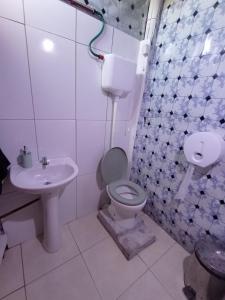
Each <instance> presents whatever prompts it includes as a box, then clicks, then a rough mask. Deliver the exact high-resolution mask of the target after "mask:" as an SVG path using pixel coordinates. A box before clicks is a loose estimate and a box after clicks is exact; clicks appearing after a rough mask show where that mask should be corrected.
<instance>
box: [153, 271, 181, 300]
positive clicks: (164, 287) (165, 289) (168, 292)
mask: <svg viewBox="0 0 225 300" xmlns="http://www.w3.org/2000/svg"><path fill="white" fill-rule="evenodd" d="M149 272H151V274H152V275H153V276H154V277H155V279H156V280H157V281H158V282H159V284H160V285H161V286H162V288H163V289H164V291H165V292H166V293H167V294H168V295H169V296H170V297H171V299H173V300H177V299H175V298H174V296H173V295H172V294H171V293H170V291H169V289H168V288H167V287H166V286H165V285H164V284H163V282H161V280H160V279H159V278H158V277H157V276H156V275H155V273H153V272H152V271H151V270H149Z"/></svg>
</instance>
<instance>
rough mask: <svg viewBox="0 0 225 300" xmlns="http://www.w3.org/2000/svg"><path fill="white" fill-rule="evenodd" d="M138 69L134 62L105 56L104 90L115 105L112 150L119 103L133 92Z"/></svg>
mask: <svg viewBox="0 0 225 300" xmlns="http://www.w3.org/2000/svg"><path fill="white" fill-rule="evenodd" d="M136 68H137V66H136V64H135V63H134V62H133V61H130V60H127V59H125V58H123V57H120V56H118V55H115V54H107V55H104V63H103V68H102V89H103V90H104V91H105V92H106V93H108V94H109V96H110V97H111V98H112V103H113V109H112V111H113V112H112V123H111V137H110V148H112V147H113V138H114V132H115V122H116V113H117V101H118V100H119V99H121V98H125V97H126V96H127V95H128V94H129V93H130V92H131V91H132V88H133V85H134V81H135V76H136Z"/></svg>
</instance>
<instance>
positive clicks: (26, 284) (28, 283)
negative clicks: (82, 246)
mask: <svg viewBox="0 0 225 300" xmlns="http://www.w3.org/2000/svg"><path fill="white" fill-rule="evenodd" d="M79 255H81V253H77V254H76V255H74V256H73V257H71V258H69V259H67V260H65V261H64V262H62V263H61V264H59V265H58V266H55V267H54V268H52V269H51V270H49V271H47V272H45V273H43V274H42V275H40V276H38V277H37V278H34V279H32V280H31V281H29V282H27V283H26V282H25V287H27V286H29V285H31V284H33V283H34V282H35V281H38V280H39V279H41V278H42V277H45V276H46V275H48V274H50V273H51V272H53V271H55V270H57V269H59V268H60V267H62V266H63V265H65V264H67V263H68V262H70V261H71V260H73V259H74V258H76V257H79Z"/></svg>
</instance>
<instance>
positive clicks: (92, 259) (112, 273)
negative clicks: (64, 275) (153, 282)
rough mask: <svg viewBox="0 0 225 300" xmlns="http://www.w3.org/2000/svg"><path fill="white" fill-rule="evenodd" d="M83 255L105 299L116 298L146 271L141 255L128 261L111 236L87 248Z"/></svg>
mask: <svg viewBox="0 0 225 300" xmlns="http://www.w3.org/2000/svg"><path fill="white" fill-rule="evenodd" d="M83 256H84V259H85V261H86V263H87V266H88V268H89V270H90V272H91V274H92V278H93V279H94V281H95V283H96V286H97V288H98V290H99V292H100V293H101V296H102V299H104V300H111V299H116V298H117V297H118V296H119V295H121V294H122V292H123V291H125V290H126V289H127V288H128V287H129V285H131V284H132V283H133V282H134V281H135V280H136V279H137V278H138V277H139V276H141V275H142V274H143V273H144V272H145V271H146V266H145V265H144V264H143V262H142V261H141V260H140V258H139V257H137V256H136V257H134V258H133V259H132V260H131V261H127V260H126V258H125V257H124V256H123V254H122V253H121V252H120V250H119V249H118V248H117V246H116V245H115V243H114V241H113V240H112V239H111V238H108V239H105V240H103V241H102V242H100V243H98V244H97V245H96V246H94V247H92V248H91V249H89V250H87V251H86V252H84V254H83Z"/></svg>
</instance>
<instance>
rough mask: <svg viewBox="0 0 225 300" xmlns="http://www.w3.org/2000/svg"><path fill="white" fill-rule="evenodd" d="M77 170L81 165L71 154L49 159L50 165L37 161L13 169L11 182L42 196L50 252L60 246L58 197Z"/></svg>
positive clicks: (46, 240) (45, 231) (45, 230)
mask: <svg viewBox="0 0 225 300" xmlns="http://www.w3.org/2000/svg"><path fill="white" fill-rule="evenodd" d="M77 174H78V167H77V165H76V164H75V162H74V161H73V160H72V159H71V158H69V157H65V158H55V159H49V160H48V165H47V166H44V167H43V166H42V164H41V163H36V164H34V166H33V167H32V168H28V169H24V168H22V167H20V166H18V165H15V166H12V167H11V169H10V180H11V183H12V184H13V185H14V186H15V187H16V188H17V189H19V190H22V191H24V192H27V193H30V194H37V195H40V196H41V201H42V206H43V219H44V238H43V246H44V247H45V249H46V250H47V251H48V252H51V253H52V252H56V251H58V250H59V249H60V247H61V239H62V236H61V226H60V222H59V203H58V202H59V197H60V195H61V194H62V191H63V190H64V188H65V186H66V185H68V184H69V183H70V182H71V181H72V180H73V179H74V178H75V177H76V176H77Z"/></svg>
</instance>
